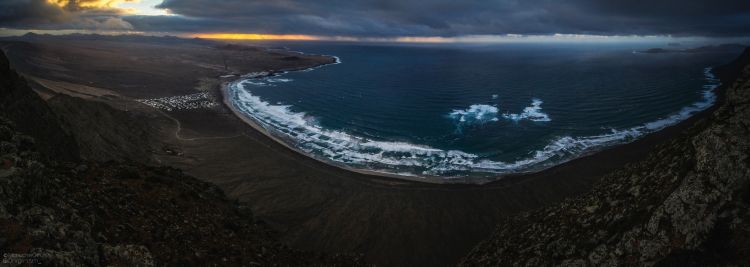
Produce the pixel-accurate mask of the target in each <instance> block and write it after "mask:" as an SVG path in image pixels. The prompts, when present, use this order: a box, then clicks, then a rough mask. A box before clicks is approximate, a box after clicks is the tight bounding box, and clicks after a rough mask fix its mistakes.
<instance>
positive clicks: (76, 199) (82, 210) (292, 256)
mask: <svg viewBox="0 0 750 267" xmlns="http://www.w3.org/2000/svg"><path fill="white" fill-rule="evenodd" d="M0 58H4V57H2V54H0ZM4 62H5V64H4V65H2V66H5V67H4V68H0V78H2V79H0V84H1V85H2V86H3V87H2V88H0V89H2V91H0V93H2V97H3V98H2V99H0V101H2V102H3V106H2V107H3V108H0V251H1V252H2V253H3V258H2V259H1V261H2V264H0V265H3V266H6V265H9V266H16V265H36V264H42V265H43V266H350V265H360V262H359V260H358V259H357V258H355V257H350V256H344V255H335V256H331V255H322V254H317V253H311V252H303V251H298V250H294V249H291V248H289V247H286V246H285V245H283V244H281V243H279V242H277V241H276V240H277V239H276V236H275V233H274V232H273V231H272V230H271V229H270V228H269V227H267V226H266V225H265V224H264V223H263V222H262V221H258V220H255V219H254V218H253V216H252V213H251V212H250V211H249V210H248V209H247V208H245V207H243V206H241V205H238V204H237V203H235V202H233V201H230V200H228V199H227V198H226V197H225V196H224V194H223V193H222V192H221V190H219V189H218V187H216V186H214V185H212V184H209V183H206V182H202V181H200V180H198V179H195V178H193V177H190V176H187V175H184V174H182V172H181V171H179V170H177V169H173V168H169V167H159V166H146V165H142V164H137V163H128V162H124V161H123V162H119V163H118V162H114V161H111V162H107V163H101V162H93V161H83V160H79V159H78V156H77V155H78V154H77V153H78V149H77V147H76V141H75V140H76V138H74V137H73V136H71V135H63V134H62V133H63V132H62V130H61V129H62V128H63V127H61V126H60V124H59V121H58V118H57V116H56V115H55V114H54V113H52V109H50V108H49V107H48V106H47V104H46V103H45V102H44V101H43V100H41V99H40V98H39V96H37V95H36V94H35V93H34V92H32V91H31V89H30V88H29V87H28V86H27V85H26V84H25V82H23V79H22V78H20V77H19V76H18V75H17V74H15V72H13V71H12V70H10V68H8V67H7V61H4ZM0 63H2V62H0ZM0 67H1V66H0ZM8 79H12V80H8ZM6 103H9V106H6ZM97 107H99V106H97V105H90V106H87V107H86V109H85V110H86V111H89V112H85V113H86V114H83V113H82V114H81V116H89V115H92V114H89V113H90V112H94V113H96V112H98V111H97ZM62 108H70V109H71V110H72V107H71V106H63V107H62ZM21 111H26V112H21ZM71 112H73V111H71ZM101 112H104V113H102V114H104V115H102V114H99V115H96V114H94V115H92V116H93V117H90V118H89V119H92V120H96V119H97V118H99V117H97V116H100V115H101V116H106V117H107V118H110V119H112V120H115V121H117V120H124V119H127V118H124V117H119V115H116V114H115V115H112V114H111V110H104V111H101ZM120 122H122V121H120ZM122 123H124V125H128V123H132V122H122ZM100 127H105V126H102V125H100ZM22 130H31V131H32V132H34V133H35V134H34V135H30V134H29V135H27V134H26V132H24V131H22ZM80 140H83V139H80ZM106 141H107V140H103V141H102V142H106ZM51 147H52V148H54V149H45V148H51ZM65 149H70V150H68V151H66V150H65Z"/></svg>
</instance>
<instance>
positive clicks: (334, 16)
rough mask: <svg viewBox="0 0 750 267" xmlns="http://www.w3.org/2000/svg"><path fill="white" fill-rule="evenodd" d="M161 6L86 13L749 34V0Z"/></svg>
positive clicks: (359, 25) (235, 0)
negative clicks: (148, 11) (140, 11)
mask: <svg viewBox="0 0 750 267" xmlns="http://www.w3.org/2000/svg"><path fill="white" fill-rule="evenodd" d="M9 7H10V9H9ZM0 8H2V10H3V11H0V26H1V27H21V26H33V25H40V24H41V25H46V27H54V26H55V25H59V26H60V27H62V26H67V27H70V26H71V25H72V24H71V22H70V21H72V19H70V18H69V17H66V16H78V17H81V16H82V15H81V14H82V13H81V11H70V10H65V8H60V7H57V8H55V6H54V5H52V6H50V4H48V3H47V2H45V1H41V0H5V1H3V3H2V4H0ZM157 8H161V9H166V10H168V11H169V12H170V13H172V14H174V15H175V16H139V15H128V14H109V15H100V16H88V17H89V18H98V19H99V20H98V21H104V20H102V19H103V18H112V19H118V20H121V21H122V22H123V23H122V26H123V27H126V28H127V27H130V28H131V29H133V30H138V31H159V32H252V33H276V34H311V35H326V36H362V37H393V36H444V37H452V36H462V35H494V34H523V35H545V34H555V33H559V34H592V35H672V36H710V37H714V36H722V37H726V36H750V1H747V0H725V1H708V0H693V1H674V0H652V1H632V0H609V1H598V0H571V1H555V0H526V1H521V0H486V1H480V0H464V1H454V0H450V1H449V0H429V1H427V0H316V1H309V0H274V1H267V0H249V1H248V0H224V1H219V0H165V1H163V2H162V3H161V4H159V5H157ZM9 10H11V11H9ZM89 11H91V10H89ZM84 17H86V16H84ZM66 21H68V22H66ZM66 23H67V24H66Z"/></svg>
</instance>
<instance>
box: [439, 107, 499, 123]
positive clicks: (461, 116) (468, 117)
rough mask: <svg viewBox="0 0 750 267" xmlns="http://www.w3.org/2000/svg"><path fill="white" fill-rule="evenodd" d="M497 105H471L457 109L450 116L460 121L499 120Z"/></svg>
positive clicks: (482, 121) (481, 121) (480, 121)
mask: <svg viewBox="0 0 750 267" xmlns="http://www.w3.org/2000/svg"><path fill="white" fill-rule="evenodd" d="M497 112H498V109H497V107H494V106H490V105H471V106H469V108H467V109H455V110H453V111H452V112H451V113H449V114H448V117H450V118H452V119H454V120H458V121H459V122H460V123H485V122H488V121H497Z"/></svg>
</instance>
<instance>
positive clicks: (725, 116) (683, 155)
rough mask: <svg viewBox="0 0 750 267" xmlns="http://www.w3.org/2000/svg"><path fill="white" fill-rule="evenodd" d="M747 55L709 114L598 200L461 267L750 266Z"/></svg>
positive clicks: (553, 212)
mask: <svg viewBox="0 0 750 267" xmlns="http://www.w3.org/2000/svg"><path fill="white" fill-rule="evenodd" d="M748 63H750V48H748V49H746V50H745V52H744V53H743V55H742V56H741V57H740V58H739V59H738V60H736V61H734V62H732V63H731V64H729V65H727V66H725V67H722V68H719V71H720V72H721V74H722V75H726V76H725V77H736V80H735V81H734V83H733V84H731V85H728V87H727V89H726V96H725V98H724V101H723V102H721V103H719V106H718V108H717V109H715V110H714V111H713V113H712V114H710V115H708V116H706V117H704V118H703V119H701V120H699V121H697V122H696V123H695V124H694V125H692V126H691V127H690V128H689V129H688V130H687V131H686V132H684V133H682V134H681V135H680V136H679V137H678V138H676V139H674V140H672V141H671V142H668V143H666V144H661V145H659V146H658V147H656V148H655V149H654V150H653V151H652V152H651V153H650V154H649V156H648V157H647V158H645V159H643V160H641V161H639V162H636V163H633V164H629V165H627V166H625V167H623V168H622V169H619V170H617V171H614V172H612V173H610V174H609V175H606V176H605V177H603V178H602V179H601V181H600V182H598V184H597V185H595V186H594V188H593V190H592V191H590V192H589V193H587V194H584V195H582V196H580V197H577V198H573V199H568V200H566V201H564V202H562V203H560V204H557V205H554V206H550V207H547V208H543V209H540V210H537V211H534V212H531V213H526V214H522V215H519V216H517V217H514V218H511V219H509V220H508V221H506V222H504V223H502V224H500V225H498V227H497V229H496V231H495V233H494V234H493V235H492V236H491V237H490V238H489V240H487V241H485V242H483V243H481V244H480V245H478V246H477V247H476V248H475V249H474V250H473V251H471V253H470V254H469V255H468V256H466V257H465V258H464V260H463V261H462V263H461V265H462V266H552V265H564V266H568V265H574V266H643V265H645V266H653V265H659V266H717V265H718V266H724V265H737V266H750V250H748V249H747V248H748V247H750V67H748Z"/></svg>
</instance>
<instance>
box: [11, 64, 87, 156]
mask: <svg viewBox="0 0 750 267" xmlns="http://www.w3.org/2000/svg"><path fill="white" fill-rule="evenodd" d="M0 112H2V113H3V114H4V115H5V117H7V118H8V119H10V120H12V121H14V122H15V125H16V127H17V128H18V130H19V131H21V132H24V133H26V134H28V135H30V136H32V137H34V138H36V139H38V142H39V146H38V147H39V149H40V152H43V154H44V155H45V156H49V157H53V158H59V159H65V160H77V159H78V158H79V153H78V147H77V146H76V142H75V140H74V138H73V136H72V134H70V133H69V132H68V131H66V130H64V129H63V127H62V126H61V122H60V119H59V118H58V117H57V115H55V114H54V113H53V112H52V111H51V109H50V107H49V106H47V104H46V103H44V100H42V99H41V98H39V96H38V95H37V94H36V93H34V91H32V90H29V89H28V85H27V83H26V80H25V79H24V78H23V77H21V76H19V75H18V74H17V73H16V72H15V71H13V70H12V69H11V68H10V64H9V62H8V58H7V57H5V54H3V53H0ZM28 118H34V120H29V119H28Z"/></svg>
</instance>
